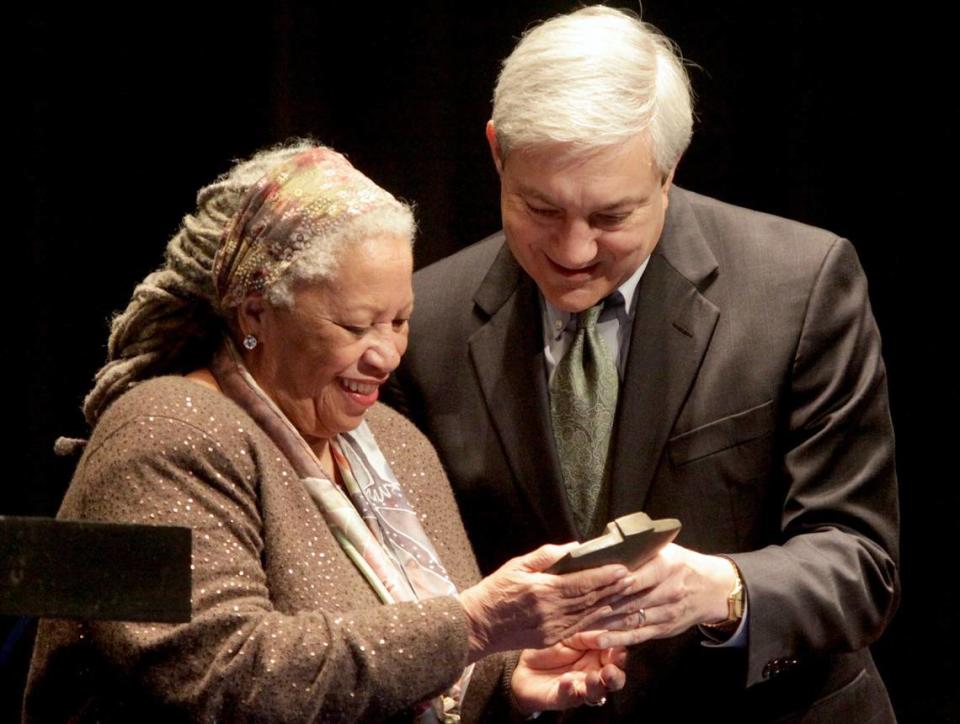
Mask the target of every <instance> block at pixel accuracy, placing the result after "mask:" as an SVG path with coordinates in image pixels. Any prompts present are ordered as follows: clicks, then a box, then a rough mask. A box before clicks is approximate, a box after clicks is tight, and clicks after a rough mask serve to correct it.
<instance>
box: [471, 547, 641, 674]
mask: <svg viewBox="0 0 960 724" xmlns="http://www.w3.org/2000/svg"><path fill="white" fill-rule="evenodd" d="M576 545H577V544H576V543H570V544H567V545H563V546H558V545H545V546H541V547H540V548H537V550H535V551H533V552H532V553H528V554H527V555H525V556H520V557H519V558H513V559H511V560H509V561H507V562H506V563H504V564H503V566H501V567H500V568H499V569H498V570H496V571H495V572H494V573H492V574H491V575H489V576H487V577H486V578H484V579H483V580H482V581H480V583H478V584H477V585H475V586H472V587H471V588H468V589H467V590H465V591H463V592H462V593H461V594H460V603H461V605H462V606H463V608H464V611H466V614H467V619H468V621H469V623H470V661H476V660H477V659H480V658H482V657H484V656H487V655H488V654H492V653H496V652H497V651H510V650H514V649H523V648H542V647H544V646H551V645H553V644H555V643H557V642H558V641H561V640H562V639H564V638H566V637H568V636H571V635H572V634H574V633H576V632H578V631H582V630H584V629H585V628H587V627H589V626H590V625H591V624H592V623H593V622H595V621H600V620H604V621H605V624H604V627H605V628H613V626H611V625H610V617H611V614H612V609H611V606H610V604H611V603H613V602H615V601H616V600H618V596H619V595H620V594H621V593H622V592H623V591H625V590H627V589H628V588H630V587H631V584H632V583H633V580H632V578H631V577H630V576H629V575H628V574H629V572H628V571H627V569H626V567H624V566H621V565H612V566H603V567H600V568H593V569H590V570H586V571H580V572H578V573H567V574H564V575H562V576H555V575H552V574H549V573H543V572H542V571H544V570H546V569H547V568H549V567H550V566H552V565H553V564H554V563H556V562H557V561H558V560H560V559H561V558H562V557H563V556H564V554H565V553H566V552H567V551H569V550H571V549H572V548H574V547H576Z"/></svg>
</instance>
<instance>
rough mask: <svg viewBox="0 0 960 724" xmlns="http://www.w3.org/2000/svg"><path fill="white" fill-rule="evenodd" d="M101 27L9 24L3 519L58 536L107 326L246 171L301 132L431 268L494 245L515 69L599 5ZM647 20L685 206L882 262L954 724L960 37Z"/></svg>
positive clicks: (723, 13) (663, 12)
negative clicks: (406, 203)
mask: <svg viewBox="0 0 960 724" xmlns="http://www.w3.org/2000/svg"><path fill="white" fill-rule="evenodd" d="M611 4H615V3H611ZM92 5H93V4H74V7H72V8H70V9H62V8H55V7H53V6H50V5H43V4H40V5H38V6H36V7H35V8H34V9H32V10H28V11H26V15H25V16H23V17H18V18H14V20H13V21H11V24H10V26H9V27H8V34H11V35H13V36H16V37H15V38H13V39H14V40H19V41H21V45H20V46H19V49H18V50H15V51H14V52H13V53H12V57H11V59H10V60H9V61H8V63H9V64H8V68H7V73H6V75H7V77H8V83H7V86H8V91H9V92H10V93H12V101H11V105H10V107H9V108H8V110H9V111H10V112H9V113H8V118H13V119H14V120H15V121H18V122H19V124H22V128H21V129H20V131H19V133H18V132H16V131H14V132H11V135H10V136H9V137H8V154H7V156H8V158H12V159H14V162H13V167H12V168H10V167H8V168H6V173H7V175H8V181H12V182H13V183H12V184H11V186H12V188H13V189H14V190H13V191H12V192H8V194H9V195H8V198H7V204H6V205H7V211H8V214H10V215H11V216H12V217H13V219H12V220H13V223H12V224H11V223H8V225H7V228H8V230H9V231H8V234H10V235H11V236H12V237H13V238H8V247H9V248H10V250H11V251H12V253H11V254H9V255H8V256H7V257H6V264H4V266H3V267H2V269H3V272H4V275H5V276H6V291H7V294H6V295H5V299H6V302H7V304H6V305H4V307H5V315H4V316H5V319H6V322H7V324H6V330H5V331H6V334H5V335H4V337H5V345H4V348H5V349H4V353H5V354H4V356H5V358H6V359H7V360H8V362H12V366H11V367H10V368H7V369H8V372H7V375H8V380H7V382H8V390H10V391H12V392H14V394H13V395H11V396H10V397H9V398H8V399H9V400H10V401H11V404H9V405H8V413H9V421H10V423H11V430H12V431H13V435H12V436H11V437H10V438H9V439H8V442H7V446H6V450H7V453H6V457H7V463H8V471H9V472H8V473H7V475H6V476H5V485H4V486H3V493H2V495H0V514H19V515H52V514H54V513H55V511H56V508H57V505H58V503H59V500H60V497H61V496H62V494H63V492H64V490H65V489H66V486H67V483H68V482H69V477H70V473H71V465H72V463H70V462H67V461H63V460H58V459H56V458H54V456H53V454H52V443H53V440H54V439H55V438H56V437H57V436H58V435H62V434H68V435H75V436H86V434H87V431H86V430H85V428H84V424H83V419H82V415H81V414H80V411H79V410H80V402H81V400H82V398H83V395H84V394H85V393H86V392H87V390H88V389H89V387H90V383H91V379H92V376H93V373H94V372H95V370H96V369H97V368H98V366H99V365H100V364H101V362H102V361H103V359H104V356H105V344H106V337H107V324H108V319H109V317H110V315H111V313H112V312H113V311H114V310H116V309H119V308H121V307H122V306H123V305H124V304H125V303H126V300H127V299H128V298H129V294H130V292H131V291H132V289H133V286H134V284H135V283H136V282H137V281H138V280H140V279H141V278H142V277H143V276H144V275H145V274H146V273H147V272H149V271H150V270H151V269H153V268H154V267H156V266H157V265H158V264H159V263H160V262H161V261H162V254H163V247H164V245H165V243H166V240H167V239H168V238H169V236H170V235H171V234H172V233H173V232H174V231H175V230H176V228H177V225H178V223H179V220H180V217H181V215H182V214H183V213H185V212H187V211H189V210H191V209H192V208H193V201H194V195H195V193H196V190H197V189H198V188H199V187H200V186H202V185H204V184H205V183H208V182H209V181H210V180H212V179H213V178H214V177H215V176H216V175H217V174H219V173H221V172H222V171H224V170H226V169H227V168H228V167H229V165H230V162H231V159H233V158H236V157H242V156H246V155H249V154H250V153H251V152H253V151H254V150H256V149H258V148H260V147H262V146H265V145H269V144H272V143H275V142H277V141H281V140H284V139H286V138H288V137H290V136H293V135H302V134H311V135H313V136H314V137H316V138H317V139H319V140H321V141H323V142H325V143H327V144H329V145H332V146H334V147H335V148H337V149H339V150H341V151H343V152H344V153H346V154H347V155H348V156H349V157H350V158H351V160H352V161H353V162H354V164H355V165H356V166H358V167H359V168H360V169H361V170H363V171H364V172H366V173H367V174H368V175H370V176H371V177H372V178H373V179H374V180H376V181H377V182H379V183H380V184H381V185H383V186H385V187H386V188H388V189H390V190H392V191H394V192H395V193H397V194H398V195H400V196H402V197H404V198H406V199H408V200H411V201H415V202H416V204H417V207H418V218H419V221H420V226H421V235H420V238H419V241H418V247H417V252H416V254H417V264H418V266H422V265H423V264H425V263H428V262H430V261H433V260H435V259H438V258H441V257H443V256H446V255H447V254H450V253H452V252H453V251H455V250H457V249H460V248H462V247H463V246H465V245H467V244H469V243H471V242H473V241H476V240H478V239H480V238H481V237H483V236H485V235H487V234H489V233H491V232H493V231H495V230H496V229H497V228H498V226H499V221H498V219H499V209H498V204H497V182H496V175H495V173H494V171H493V167H492V164H491V163H490V161H489V158H488V152H487V148H486V143H485V140H484V137H483V127H484V123H485V122H486V120H487V118H488V117H489V113H490V101H489V99H490V96H491V93H492V88H493V83H494V80H495V77H496V73H497V69H498V64H499V61H500V59H501V58H503V57H504V56H505V55H506V54H507V53H509V51H510V49H511V48H512V46H513V44H514V43H515V40H516V37H517V36H518V35H519V34H520V33H521V32H522V31H523V30H524V28H526V27H527V26H528V25H529V24H530V23H532V22H534V21H535V20H538V19H542V18H546V17H549V16H551V15H553V14H556V13H557V12H562V11H567V10H569V9H572V7H573V6H574V5H573V3H570V2H545V1H543V2H523V3H520V2H518V3H507V2H486V3H477V4H471V3H462V2H457V3H454V2H450V3H439V2H426V3H405V4H401V3H392V4H386V5H384V6H383V7H380V6H378V5H374V4H365V3H356V2H355V3H340V4H326V3H322V2H316V3H296V2H293V1H292V0H290V1H288V2H280V3H261V4H258V5H254V6H253V9H252V10H249V11H245V12H239V8H240V7H241V5H240V4H230V5H222V6H217V5H203V6H202V7H201V6H199V5H200V4H199V3H198V4H197V5H198V7H192V8H189V9H182V10H181V9H177V8H176V7H175V6H172V5H159V4H156V5H153V6H150V5H128V6H126V8H127V9H126V10H108V9H106V8H103V9H98V8H94V7H91V6H92ZM634 7H636V6H634ZM643 15H644V19H646V20H648V21H649V22H652V23H654V24H655V25H657V26H659V27H660V28H661V29H663V30H664V31H665V32H666V33H667V34H668V35H669V36H671V37H672V38H673V39H674V40H676V41H677V43H678V44H679V45H680V47H681V49H682V51H683V53H684V55H685V57H686V58H687V59H688V60H689V61H691V62H692V63H694V64H695V65H693V66H692V67H691V76H692V78H693V84H694V88H695V90H696V93H697V96H698V100H697V123H696V127H695V132H694V140H693V144H692V146H691V148H690V150H689V151H688V153H687V154H686V156H685V158H684V159H683V161H682V162H681V164H680V167H679V169H678V172H677V177H676V180H677V183H679V184H680V185H682V186H685V187H687V188H690V189H693V190H696V191H700V192H702V193H706V194H710V195H713V196H716V197H719V198H721V199H723V200H726V201H730V202H733V203H737V204H741V205H744V206H749V207H752V208H756V209H761V210H764V211H769V212H772V213H776V214H780V215H784V216H789V217H792V218H796V219H800V220H802V221H806V222H808V223H811V224H815V225H817V226H823V227H827V228H829V229H831V230H833V231H836V232H838V233H840V234H842V235H844V236H847V237H848V238H850V239H851V240H852V241H853V242H854V244H855V246H856V248H857V251H858V253H859V254H860V257H861V261H862V263H863V265H864V267H865V269H866V271H867V276H868V278H869V280H870V285H871V286H870V289H871V298H872V301H873V305H874V311H875V314H876V316H877V319H878V322H879V325H880V329H881V333H882V335H883V341H884V351H885V358H886V361H887V365H888V371H889V378H890V392H891V404H892V408H893V415H894V424H895V426H896V431H897V443H898V469H899V475H900V484H901V488H900V496H901V506H902V514H903V535H902V559H903V560H902V579H903V591H904V592H903V601H902V605H901V609H900V612H899V614H898V616H897V618H896V620H895V621H894V623H893V625H892V627H891V628H890V629H889V631H888V632H887V634H886V635H885V636H884V638H883V639H882V640H881V641H880V643H879V644H877V645H876V646H875V652H876V654H877V658H878V660H879V663H880V665H881V667H882V670H883V673H884V677H885V679H886V681H887V684H888V687H889V688H890V691H891V695H892V697H893V700H894V705H895V707H896V709H897V711H898V715H899V717H900V719H901V720H902V721H904V722H926V721H951V720H956V719H957V718H958V717H960V708H958V705H957V699H956V692H955V689H956V687H957V685H958V681H960V679H958V671H957V667H956V664H955V663H953V659H954V657H955V656H956V655H957V653H958V652H957V649H958V646H960V641H958V637H957V636H956V632H957V630H958V623H960V622H958V618H957V613H956V612H957V610H958V608H960V594H958V588H960V587H958V586H957V584H956V568H957V566H956V563H955V560H956V556H955V554H954V553H953V551H952V550H951V549H949V548H948V547H947V546H946V545H944V543H943V542H941V541H949V540H950V539H952V538H953V537H954V536H952V535H951V534H952V533H953V529H954V527H955V526H953V520H954V519H955V516H956V510H957V506H956V503H957V500H958V496H957V493H956V488H957V485H958V476H957V474H956V472H955V471H954V469H953V466H952V465H950V464H949V463H948V459H949V457H948V456H950V452H951V445H952V444H955V442H954V438H955V436H956V435H955V433H956V432H957V430H958V424H957V422H956V415H957V411H958V409H960V405H958V402H960V399H958V398H960V395H958V393H957V387H956V378H957V376H958V375H957V371H956V369H955V368H956V364H955V361H954V359H955V358H954V353H953V350H954V349H955V347H956V344H955V340H954V338H955V337H956V333H957V324H956V322H955V321H954V315H953V306H954V296H955V294H954V287H955V286H956V284H957V281H958V271H957V270H958V261H960V255H958V252H957V234H956V232H955V230H954V228H953V224H952V223H949V222H952V216H953V213H952V211H953V206H954V204H956V203H957V201H956V199H955V196H956V195H957V194H956V185H957V184H956V181H955V174H956V169H957V148H958V144H957V143H956V140H955V136H954V134H955V132H956V129H957V125H958V120H960V118H958V107H957V102H956V97H955V92H956V86H957V83H956V79H955V77H956V70H957V68H956V65H957V64H956V62H955V60H954V55H955V49H954V46H955V45H956V40H955V38H954V37H953V36H952V35H951V32H950V30H949V27H950V23H949V22H948V21H947V19H946V17H944V16H943V13H942V11H939V10H938V9H936V8H935V6H934V5H933V4H932V3H924V2H915V3H911V4H910V5H909V6H902V7H899V8H896V7H894V8H892V9H890V10H883V11H881V10H880V6H879V5H876V4H867V3H862V4H861V3H854V2H847V3H843V2H838V3H833V4H829V5H828V4H820V3H801V2H795V3H790V2H778V3H772V2H741V3H737V2H729V3H697V2H690V1H688V0H649V2H647V3H645V7H644V13H643ZM24 40H26V42H25V43H23V42H22V41H24ZM13 47H14V48H17V47H18V46H17V45H14V46H13ZM10 177H12V178H10ZM8 221H9V220H8ZM21 409H22V410H24V411H25V414H23V415H21V414H20V413H19V410H21ZM16 623H17V622H15V621H13V620H11V619H0V625H2V627H0V635H2V636H3V637H5V638H6V642H5V643H3V644H0V646H2V648H0V682H2V683H0V687H2V691H0V721H5V720H7V719H8V718H11V719H12V718H15V716H16V711H17V706H18V698H19V693H20V687H21V685H22V679H23V675H24V666H25V661H26V659H27V657H28V655H29V635H30V632H31V629H32V625H31V624H30V623H29V622H27V623H26V625H25V627H24V628H23V629H22V630H23V631H24V633H22V634H19V635H18V631H20V630H21V629H18V628H16Z"/></svg>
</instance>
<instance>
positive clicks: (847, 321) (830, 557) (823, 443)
mask: <svg viewBox="0 0 960 724" xmlns="http://www.w3.org/2000/svg"><path fill="white" fill-rule="evenodd" d="M784 395H785V396H786V397H785V399H786V405H785V406H784V408H783V409H784V410H786V412H785V417H786V418H787V419H785V420H784V422H785V425H786V429H787V433H786V436H785V442H784V446H785V449H784V450H783V451H782V456H781V459H782V465H783V469H782V471H781V478H782V480H783V481H784V485H785V498H784V505H783V509H782V518H781V534H782V539H781V545H776V546H769V547H767V548H764V549H762V550H759V551H755V552H750V553H742V554H738V555H734V556H731V558H732V559H734V561H735V562H736V564H737V566H738V567H739V568H740V570H741V572H742V574H743V578H744V581H745V585H746V588H747V596H748V600H749V607H750V616H749V621H748V625H749V646H748V671H747V684H748V685H752V684H755V683H757V682H758V681H760V680H762V679H764V678H766V673H765V668H766V667H767V664H768V663H769V662H772V661H774V660H778V659H779V660H783V659H793V658H802V657H803V656H804V655H807V654H816V653H820V652H827V651H851V650H856V649H859V648H862V647H864V646H867V645H868V644H870V643H871V642H872V641H874V640H875V639H876V638H877V637H878V636H879V635H880V633H881V632H882V631H883V629H884V627H885V626H886V624H887V622H888V621H889V620H890V618H891V617H892V616H893V613H894V611H895V609H896V605H897V601H898V597H899V581H898V574H897V557H898V528H899V511H898V503H897V490H896V472H895V469H894V439H893V428H892V424H891V421H890V413H889V408H888V401H887V388H886V375H885V371H884V366H883V360H882V358H881V349H880V336H879V333H878V330H877V327H876V323H875V322H874V319H873V315H872V313H871V310H870V304H869V300H868V297H867V284H866V279H865V277H864V274H863V271H862V270H861V268H860V265H859V262H858V261H857V257H856V253H855V252H854V250H853V247H852V246H851V245H850V244H849V242H847V241H845V240H842V239H840V240H837V241H836V242H835V243H834V244H833V245H832V247H831V248H830V250H829V252H828V253H827V254H826V256H825V258H824V261H823V264H822V266H821V268H820V270H819V273H818V274H817V275H816V278H815V281H814V284H813V286H812V288H811V290H810V294H809V299H808V303H807V309H806V313H805V316H804V321H803V326H802V330H801V333H800V338H799V342H798V345H797V349H796V352H795V355H794V361H793V367H792V371H791V376H790V379H789V380H788V381H787V385H786V389H785V390H784Z"/></svg>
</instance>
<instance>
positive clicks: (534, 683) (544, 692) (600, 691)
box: [510, 634, 627, 714]
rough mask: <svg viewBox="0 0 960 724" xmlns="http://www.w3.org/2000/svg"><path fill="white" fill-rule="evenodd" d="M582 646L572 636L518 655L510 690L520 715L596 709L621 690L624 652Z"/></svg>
mask: <svg viewBox="0 0 960 724" xmlns="http://www.w3.org/2000/svg"><path fill="white" fill-rule="evenodd" d="M585 642H586V639H585V638H583V637H582V634H576V635H574V636H571V637H570V638H569V639H567V640H566V641H563V642H562V643H559V644H556V645H554V646H551V647H550V648H548V649H540V650H530V649H528V650H526V651H524V652H523V653H522V654H520V660H519V661H518V662H517V668H516V669H514V672H513V678H512V679H511V680H510V687H511V689H512V691H513V696H514V699H515V700H516V702H517V705H518V706H519V707H520V710H521V711H522V712H523V713H525V714H531V713H533V712H535V711H550V710H555V709H569V708H570V707H574V706H579V705H580V704H593V705H594V706H597V705H600V704H602V703H603V702H604V701H605V700H606V696H607V694H609V693H610V692H612V691H619V690H620V689H622V688H623V685H624V684H625V683H626V675H625V674H624V672H623V664H624V662H625V661H626V658H627V652H626V649H602V650H596V649H589V648H587V647H586V646H585Z"/></svg>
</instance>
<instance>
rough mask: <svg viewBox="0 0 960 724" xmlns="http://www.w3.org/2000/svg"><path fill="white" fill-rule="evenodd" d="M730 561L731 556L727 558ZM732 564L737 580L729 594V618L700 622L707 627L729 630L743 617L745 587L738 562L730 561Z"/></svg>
mask: <svg viewBox="0 0 960 724" xmlns="http://www.w3.org/2000/svg"><path fill="white" fill-rule="evenodd" d="M727 560H728V561H730V559H729V558H727ZM730 565H731V566H733V572H734V574H735V575H736V580H735V581H734V582H733V588H732V589H731V591H730V593H729V594H727V618H726V619H725V620H723V621H717V622H716V623H702V624H700V625H701V626H703V627H704V628H706V629H719V630H723V631H728V630H730V628H731V627H732V624H734V623H737V622H739V621H740V619H742V618H743V603H744V593H745V590H744V588H743V578H741V577H740V569H739V568H737V564H736V563H734V562H733V561H730Z"/></svg>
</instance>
